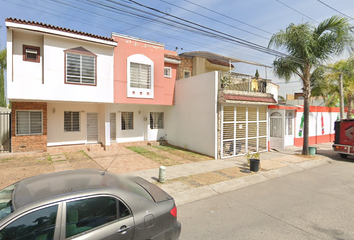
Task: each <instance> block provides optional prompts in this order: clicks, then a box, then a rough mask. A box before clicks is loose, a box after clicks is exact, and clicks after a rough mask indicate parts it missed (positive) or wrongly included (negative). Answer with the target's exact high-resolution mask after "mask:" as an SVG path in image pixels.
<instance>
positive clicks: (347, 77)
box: [311, 56, 354, 119]
mask: <svg viewBox="0 0 354 240" xmlns="http://www.w3.org/2000/svg"><path fill="white" fill-rule="evenodd" d="M329 67H331V68H334V69H337V70H338V71H331V72H330V73H327V74H324V69H323V68H319V70H320V71H321V72H322V73H321V74H319V76H318V77H316V78H312V79H311V88H312V90H311V91H312V96H315V97H317V96H321V97H323V98H324V99H326V106H329V107H333V106H337V105H338V103H339V100H340V96H339V83H338V80H339V74H340V73H342V74H343V95H344V102H345V104H346V106H347V108H348V111H347V119H350V118H351V111H352V102H353V97H354V56H352V57H351V58H349V59H346V60H340V61H338V62H336V63H334V64H330V65H329Z"/></svg>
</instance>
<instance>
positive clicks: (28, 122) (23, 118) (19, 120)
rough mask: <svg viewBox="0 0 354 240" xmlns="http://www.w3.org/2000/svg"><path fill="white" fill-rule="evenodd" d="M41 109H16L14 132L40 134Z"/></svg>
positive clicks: (41, 123) (18, 133)
mask: <svg viewBox="0 0 354 240" xmlns="http://www.w3.org/2000/svg"><path fill="white" fill-rule="evenodd" d="M42 126H43V122H42V111H16V134H17V135H39V134H42V128H43V127H42Z"/></svg>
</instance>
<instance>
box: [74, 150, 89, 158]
mask: <svg viewBox="0 0 354 240" xmlns="http://www.w3.org/2000/svg"><path fill="white" fill-rule="evenodd" d="M77 153H80V154H82V155H84V156H86V157H88V158H90V159H91V157H90V156H89V155H88V154H87V153H86V152H85V151H84V150H80V151H77Z"/></svg>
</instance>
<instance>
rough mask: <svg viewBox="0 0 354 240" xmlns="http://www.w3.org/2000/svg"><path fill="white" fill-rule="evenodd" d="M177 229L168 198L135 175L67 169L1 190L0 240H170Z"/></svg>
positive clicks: (175, 214) (172, 202)
mask: <svg viewBox="0 0 354 240" xmlns="http://www.w3.org/2000/svg"><path fill="white" fill-rule="evenodd" d="M180 233H181V224H180V223H179V222H178V221H177V209H176V206H175V202H174V200H173V198H172V197H171V196H170V195H168V194H167V193H166V192H164V191H163V190H161V189H160V188H159V187H157V186H156V185H154V184H151V183H149V182H147V181H146V180H144V179H142V178H138V177H131V178H122V177H119V176H118V175H115V174H112V173H108V172H102V171H99V170H94V169H82V170H71V171H63V172H56V173H49V174H44V175H39V176H35V177H31V178H28V179H24V180H22V181H19V182H17V183H15V184H13V185H11V186H9V187H7V188H5V189H3V190H1V191H0V240H10V239H11V240H12V239H21V240H22V239H23V240H48V239H56V240H57V239H58V240H61V239H94V240H97V239H124V240H125V239H139V240H143V239H154V240H160V239H161V240H162V239H168V240H175V239H178V237H179V235H180Z"/></svg>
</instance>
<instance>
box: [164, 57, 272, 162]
mask: <svg viewBox="0 0 354 240" xmlns="http://www.w3.org/2000/svg"><path fill="white" fill-rule="evenodd" d="M179 56H180V58H181V64H180V66H181V67H180V69H179V74H180V75H179V76H180V79H179V80H178V81H177V82H176V90H175V92H176V97H175V107H174V108H173V113H172V116H173V117H171V119H172V120H173V125H174V126H175V129H173V131H172V132H170V133H169V138H168V141H169V142H170V143H172V144H175V145H178V146H186V147H187V148H189V149H191V150H194V151H197V152H200V153H204V154H207V155H210V156H213V157H215V158H220V157H221V158H226V157H233V156H237V155H244V154H246V153H254V152H261V151H267V150H268V146H269V136H268V135H269V134H268V132H269V131H268V128H269V127H268V126H269V123H268V106H269V105H275V104H276V99H277V93H278V88H279V86H278V85H276V84H273V83H272V82H271V81H270V80H267V79H257V78H254V77H252V76H249V75H244V74H238V73H234V72H231V70H232V69H233V68H234V65H233V64H234V63H238V62H243V63H247V64H252V65H256V66H262V67H267V66H265V65H261V64H258V63H253V62H246V61H242V60H240V59H236V58H230V57H226V56H221V55H218V54H214V53H210V52H188V53H182V54H180V55H179Z"/></svg>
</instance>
